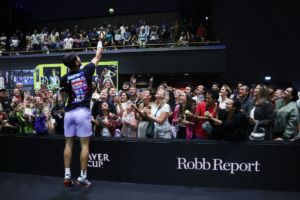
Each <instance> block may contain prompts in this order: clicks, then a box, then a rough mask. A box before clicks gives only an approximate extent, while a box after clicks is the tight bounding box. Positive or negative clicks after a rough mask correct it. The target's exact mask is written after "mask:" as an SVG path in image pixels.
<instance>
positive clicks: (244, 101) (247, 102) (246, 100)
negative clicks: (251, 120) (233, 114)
mask: <svg viewBox="0 0 300 200" xmlns="http://www.w3.org/2000/svg"><path fill="white" fill-rule="evenodd" d="M238 99H239V101H240V103H241V106H242V109H243V111H244V112H245V113H247V114H249V113H250V106H251V105H252V104H253V98H252V97H251V96H250V88H249V86H247V85H243V86H241V87H240V89H239V93H238Z"/></svg>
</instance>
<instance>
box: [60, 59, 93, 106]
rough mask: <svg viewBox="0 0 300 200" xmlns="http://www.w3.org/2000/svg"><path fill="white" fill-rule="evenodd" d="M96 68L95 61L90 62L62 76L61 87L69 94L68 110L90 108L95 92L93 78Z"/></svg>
mask: <svg viewBox="0 0 300 200" xmlns="http://www.w3.org/2000/svg"><path fill="white" fill-rule="evenodd" d="M95 68H96V66H95V64H94V63H89V64H87V65H86V66H85V67H84V68H83V69H80V70H77V71H72V72H69V73H67V74H66V75H64V76H63V77H62V78H61V81H60V87H63V88H65V91H66V93H67V95H68V105H67V108H66V111H70V110H72V109H74V108H77V107H88V108H89V106H90V100H91V97H92V94H93V91H92V80H93V75H94V73H95Z"/></svg>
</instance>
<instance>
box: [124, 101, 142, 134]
mask: <svg viewBox="0 0 300 200" xmlns="http://www.w3.org/2000/svg"><path fill="white" fill-rule="evenodd" d="M132 105H133V104H132V103H131V102H127V103H126V109H125V111H124V112H123V114H122V129H121V133H122V136H123V137H126V138H136V137H137V128H138V121H137V119H136V114H135V113H134V111H133V109H132Z"/></svg>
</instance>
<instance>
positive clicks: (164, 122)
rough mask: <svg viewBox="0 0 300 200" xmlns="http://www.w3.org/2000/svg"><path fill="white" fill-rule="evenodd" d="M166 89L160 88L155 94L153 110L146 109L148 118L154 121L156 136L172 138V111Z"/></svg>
mask: <svg viewBox="0 0 300 200" xmlns="http://www.w3.org/2000/svg"><path fill="white" fill-rule="evenodd" d="M165 97H166V93H165V90H162V89H159V90H158V91H157V92H156V94H155V102H154V103H153V104H152V107H151V110H149V109H147V110H146V111H145V113H146V115H147V118H148V119H149V120H150V121H153V122H154V125H155V127H154V138H162V139H171V138H172V132H171V125H170V123H169V120H168V117H169V113H170V112H171V109H170V106H169V104H167V103H165Z"/></svg>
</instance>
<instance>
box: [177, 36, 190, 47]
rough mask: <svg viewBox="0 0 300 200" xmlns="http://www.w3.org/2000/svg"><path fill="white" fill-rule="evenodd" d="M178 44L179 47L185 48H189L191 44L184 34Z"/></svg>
mask: <svg viewBox="0 0 300 200" xmlns="http://www.w3.org/2000/svg"><path fill="white" fill-rule="evenodd" d="M177 43H178V45H179V46H184V47H187V46H189V45H188V43H189V39H188V36H187V35H186V34H185V33H184V32H181V35H180V37H179V39H178V41H177Z"/></svg>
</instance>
